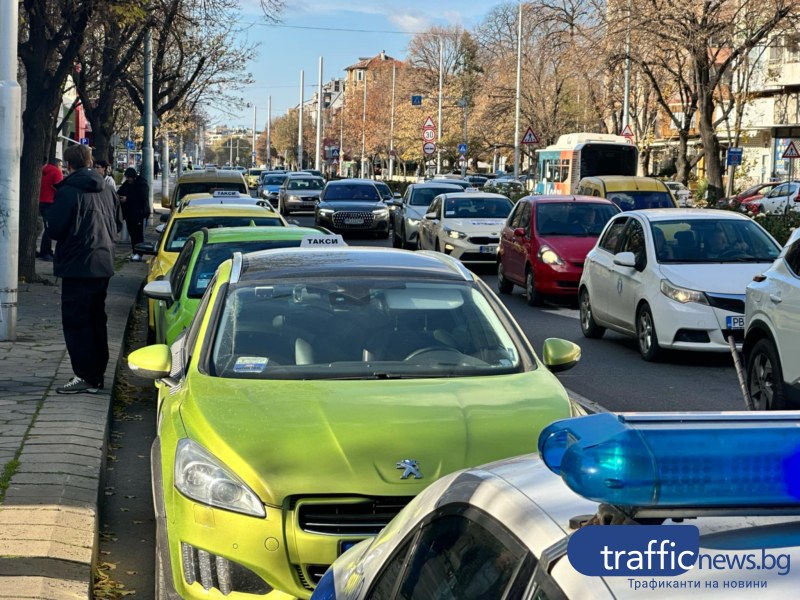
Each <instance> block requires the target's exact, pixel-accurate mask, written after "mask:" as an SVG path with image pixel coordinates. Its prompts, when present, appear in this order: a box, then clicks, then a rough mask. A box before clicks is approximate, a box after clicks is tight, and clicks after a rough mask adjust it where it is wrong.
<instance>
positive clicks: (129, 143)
mask: <svg viewBox="0 0 800 600" xmlns="http://www.w3.org/2000/svg"><path fill="white" fill-rule="evenodd" d="M125 147H126V148H127V149H128V150H133V149H134V148H135V147H136V144H134V143H133V140H128V141H127V142H125Z"/></svg>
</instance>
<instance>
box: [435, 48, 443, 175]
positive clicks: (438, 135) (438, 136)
mask: <svg viewBox="0 0 800 600" xmlns="http://www.w3.org/2000/svg"><path fill="white" fill-rule="evenodd" d="M443 63H444V40H443V39H442V37H441V36H439V122H438V123H437V124H436V125H437V132H436V173H437V175H438V174H439V173H441V172H442V149H441V148H442V86H443V84H444V69H443V66H442V65H443Z"/></svg>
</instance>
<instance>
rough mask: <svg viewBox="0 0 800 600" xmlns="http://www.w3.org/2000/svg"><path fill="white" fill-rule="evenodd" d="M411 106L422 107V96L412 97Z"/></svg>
mask: <svg viewBox="0 0 800 600" xmlns="http://www.w3.org/2000/svg"><path fill="white" fill-rule="evenodd" d="M411 106H422V96H411Z"/></svg>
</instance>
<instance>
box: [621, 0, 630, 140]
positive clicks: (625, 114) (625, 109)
mask: <svg viewBox="0 0 800 600" xmlns="http://www.w3.org/2000/svg"><path fill="white" fill-rule="evenodd" d="M630 97H631V0H628V27H627V31H626V33H625V98H624V99H623V101H622V127H623V128H624V127H627V126H628V123H630V119H631V113H630V106H631V105H630Z"/></svg>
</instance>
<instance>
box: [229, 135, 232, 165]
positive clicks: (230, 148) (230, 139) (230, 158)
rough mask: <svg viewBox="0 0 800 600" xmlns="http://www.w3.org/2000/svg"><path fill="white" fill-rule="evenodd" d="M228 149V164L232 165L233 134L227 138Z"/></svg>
mask: <svg viewBox="0 0 800 600" xmlns="http://www.w3.org/2000/svg"><path fill="white" fill-rule="evenodd" d="M228 150H229V151H230V152H229V156H228V165H229V166H231V167H232V166H233V136H230V137H229V138H228Z"/></svg>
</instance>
